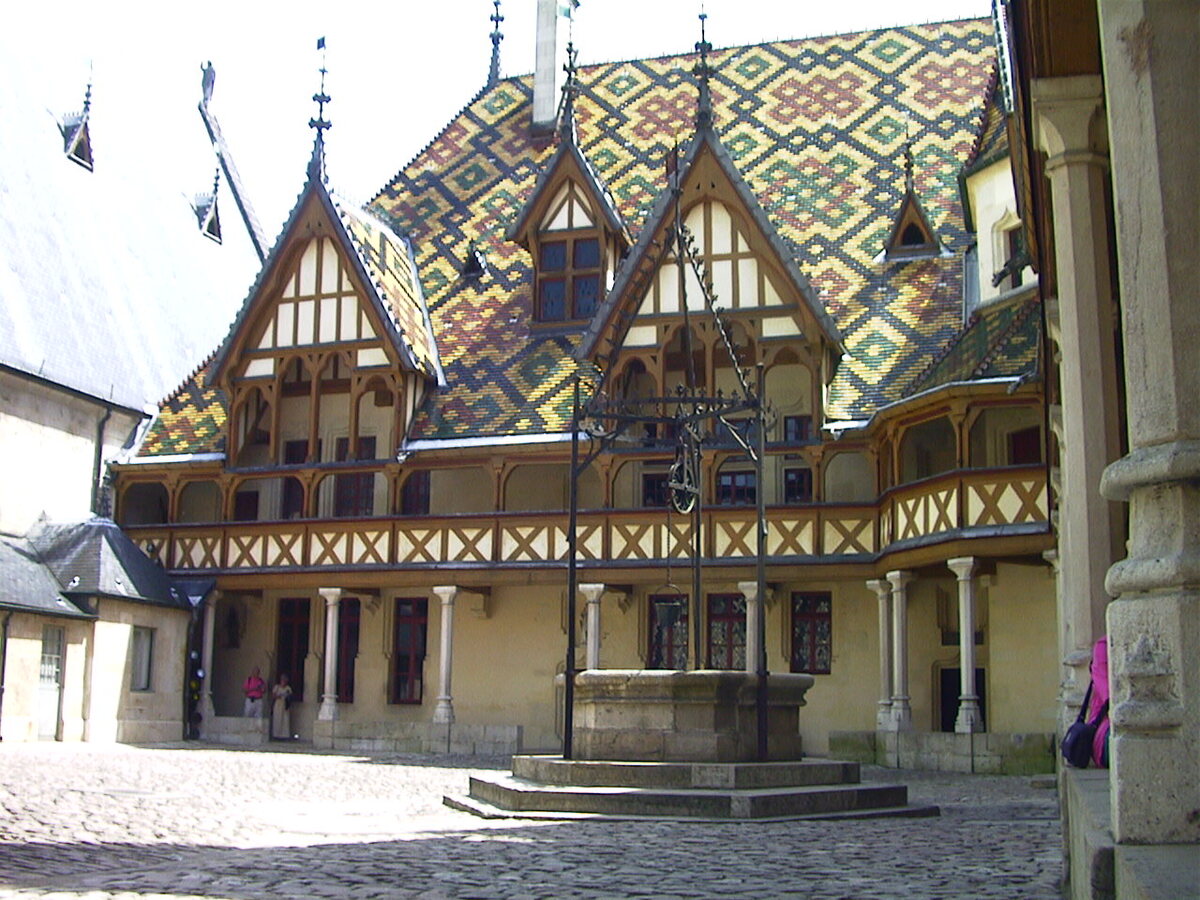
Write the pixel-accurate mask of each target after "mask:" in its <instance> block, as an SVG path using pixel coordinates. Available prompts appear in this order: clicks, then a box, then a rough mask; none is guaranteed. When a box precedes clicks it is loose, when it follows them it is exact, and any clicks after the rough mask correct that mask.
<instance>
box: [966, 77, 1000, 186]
mask: <svg viewBox="0 0 1200 900" xmlns="http://www.w3.org/2000/svg"><path fill="white" fill-rule="evenodd" d="M999 86H1000V69H999V64H998V63H992V68H991V71H990V73H989V75H988V85H987V89H986V90H984V92H983V103H981V104H980V106H979V118H978V122H977V123H976V125H975V141H974V143H972V144H971V149H970V151H969V152H968V153H967V158H966V160H965V161H964V162H963V165H962V168H963V171H966V170H968V169H970V168H971V166H973V165H975V163H976V162H978V161H979V154H980V152H981V151H982V150H983V139H984V138H985V137H987V126H988V109H989V108H990V107H991V105H992V103H993V101H994V100H995V97H996V89H997V88H998V87H999Z"/></svg>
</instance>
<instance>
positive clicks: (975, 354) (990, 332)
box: [904, 293, 1042, 396]
mask: <svg viewBox="0 0 1200 900" xmlns="http://www.w3.org/2000/svg"><path fill="white" fill-rule="evenodd" d="M1039 309H1040V304H1039V302H1038V299H1037V296H1036V294H1034V293H1031V294H1030V296H1029V297H1027V298H1025V299H1023V300H1018V301H1011V302H1001V303H994V304H991V305H989V306H985V307H984V308H983V309H981V310H979V311H978V312H976V313H975V314H974V315H973V316H972V317H971V320H970V321H969V322H968V323H967V327H966V328H964V329H963V331H962V333H961V334H960V335H958V337H957V338H956V339H955V340H954V341H952V342H951V343H950V344H949V345H948V346H947V347H946V348H945V349H944V350H943V351H942V352H941V353H940V354H939V355H938V356H937V357H935V358H934V360H933V361H932V362H931V363H930V364H929V366H928V367H927V368H926V369H925V371H924V372H922V373H920V374H919V375H918V376H917V377H916V378H915V379H913V381H912V383H911V384H910V385H909V387H908V389H907V390H906V391H905V392H904V393H905V396H911V395H913V394H917V393H920V392H921V391H927V390H930V389H931V388H935V387H941V386H942V385H946V384H953V383H956V382H963V381H972V380H975V379H979V378H1004V377H1010V378H1011V377H1019V376H1022V375H1032V374H1035V373H1036V372H1037V370H1038V353H1039V347H1040V345H1041V333H1042V321H1041V316H1040V315H1039Z"/></svg>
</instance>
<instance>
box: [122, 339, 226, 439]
mask: <svg viewBox="0 0 1200 900" xmlns="http://www.w3.org/2000/svg"><path fill="white" fill-rule="evenodd" d="M212 363H213V360H212V357H211V356H210V357H209V358H208V359H207V360H206V361H205V362H204V364H203V365H201V366H200V368H199V369H197V370H196V371H195V372H194V373H193V374H192V376H191V377H190V378H188V379H187V380H186V381H185V382H184V383H183V384H181V385H180V386H179V387H178V388H177V389H176V390H175V392H174V393H172V394H171V396H169V397H168V398H167V399H166V400H164V401H163V402H162V405H161V406H159V408H158V416H157V417H156V418H155V419H154V422H153V423H151V425H150V428H149V429H148V430H147V432H146V437H145V439H144V440H143V441H142V446H141V449H140V450H139V451H138V455H139V456H170V455H172V454H176V453H224V452H225V430H224V429H225V418H226V406H225V394H224V392H223V391H221V389H220V388H217V387H210V386H209V384H208V377H209V374H210V373H211V371H212Z"/></svg>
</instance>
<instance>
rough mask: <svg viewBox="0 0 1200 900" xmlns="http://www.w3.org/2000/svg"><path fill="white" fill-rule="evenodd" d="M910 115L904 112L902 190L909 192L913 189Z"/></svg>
mask: <svg viewBox="0 0 1200 900" xmlns="http://www.w3.org/2000/svg"><path fill="white" fill-rule="evenodd" d="M912 145H913V138H912V116H911V115H909V114H908V113H905V114H904V190H906V191H908V192H909V193H910V194H911V193H912V189H913V155H912Z"/></svg>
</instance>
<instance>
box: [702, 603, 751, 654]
mask: <svg viewBox="0 0 1200 900" xmlns="http://www.w3.org/2000/svg"><path fill="white" fill-rule="evenodd" d="M708 667H709V668H710V669H738V670H743V669H745V668H746V598H745V597H743V596H742V595H741V594H709V595H708Z"/></svg>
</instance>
